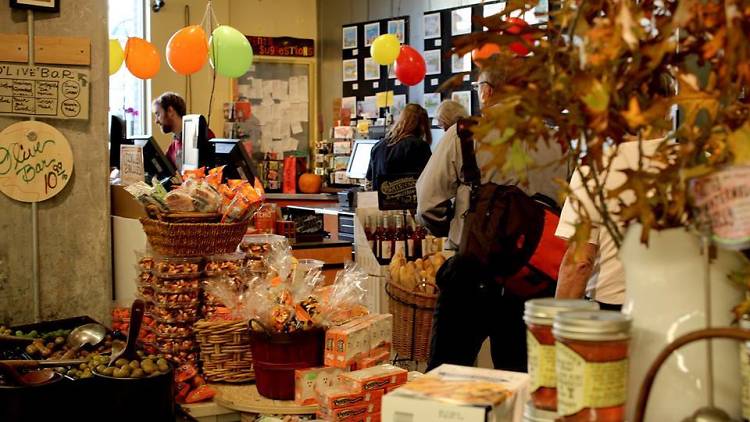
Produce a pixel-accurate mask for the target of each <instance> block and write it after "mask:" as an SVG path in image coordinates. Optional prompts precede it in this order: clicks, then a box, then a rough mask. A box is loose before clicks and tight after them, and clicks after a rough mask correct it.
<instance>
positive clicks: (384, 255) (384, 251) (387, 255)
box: [380, 241, 393, 259]
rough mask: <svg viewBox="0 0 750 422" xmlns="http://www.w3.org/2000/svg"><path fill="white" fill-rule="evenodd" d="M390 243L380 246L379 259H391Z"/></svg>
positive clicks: (383, 243)
mask: <svg viewBox="0 0 750 422" xmlns="http://www.w3.org/2000/svg"><path fill="white" fill-rule="evenodd" d="M391 246H392V245H391V242H389V241H385V242H382V243H381V244H380V258H381V259H391V257H392V256H393V251H392V250H391Z"/></svg>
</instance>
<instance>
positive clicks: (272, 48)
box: [246, 35, 315, 57]
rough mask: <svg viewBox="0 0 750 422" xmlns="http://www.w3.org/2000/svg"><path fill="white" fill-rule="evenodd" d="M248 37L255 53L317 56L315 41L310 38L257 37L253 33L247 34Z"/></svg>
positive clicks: (280, 55)
mask: <svg viewBox="0 0 750 422" xmlns="http://www.w3.org/2000/svg"><path fill="white" fill-rule="evenodd" d="M246 37H247V40H248V41H250V45H251V46H252V47H253V53H254V54H255V55H258V56H278V57H313V56H315V41H314V40H311V39H308V38H292V37H257V36H253V35H246Z"/></svg>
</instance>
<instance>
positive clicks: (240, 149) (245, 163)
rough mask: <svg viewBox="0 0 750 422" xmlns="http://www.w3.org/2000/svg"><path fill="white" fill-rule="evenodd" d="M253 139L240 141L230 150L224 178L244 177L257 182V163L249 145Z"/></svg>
mask: <svg viewBox="0 0 750 422" xmlns="http://www.w3.org/2000/svg"><path fill="white" fill-rule="evenodd" d="M249 146H252V141H238V142H237V143H236V144H234V147H233V148H232V150H231V151H230V152H229V157H228V160H227V162H226V163H224V164H226V167H224V172H223V173H224V178H226V179H244V180H247V181H249V182H250V183H254V182H255V178H256V177H257V164H256V162H255V160H253V158H252V156H251V154H250V151H249V150H248V147H249Z"/></svg>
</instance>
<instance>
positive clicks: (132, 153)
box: [120, 145, 145, 186]
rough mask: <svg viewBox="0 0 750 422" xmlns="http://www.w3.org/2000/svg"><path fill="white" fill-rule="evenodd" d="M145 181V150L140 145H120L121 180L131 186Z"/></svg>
mask: <svg viewBox="0 0 750 422" xmlns="http://www.w3.org/2000/svg"><path fill="white" fill-rule="evenodd" d="M144 179H145V174H144V168H143V148H142V147H139V146H138V145H120V180H121V182H122V184H123V185H125V186H130V185H132V184H134V183H138V182H142V181H143V180H144Z"/></svg>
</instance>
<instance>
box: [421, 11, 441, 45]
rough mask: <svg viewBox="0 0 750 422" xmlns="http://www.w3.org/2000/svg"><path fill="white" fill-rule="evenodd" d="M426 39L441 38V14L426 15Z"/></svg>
mask: <svg viewBox="0 0 750 422" xmlns="http://www.w3.org/2000/svg"><path fill="white" fill-rule="evenodd" d="M424 38H425V39H428V38H440V13H431V14H429V15H424Z"/></svg>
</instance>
